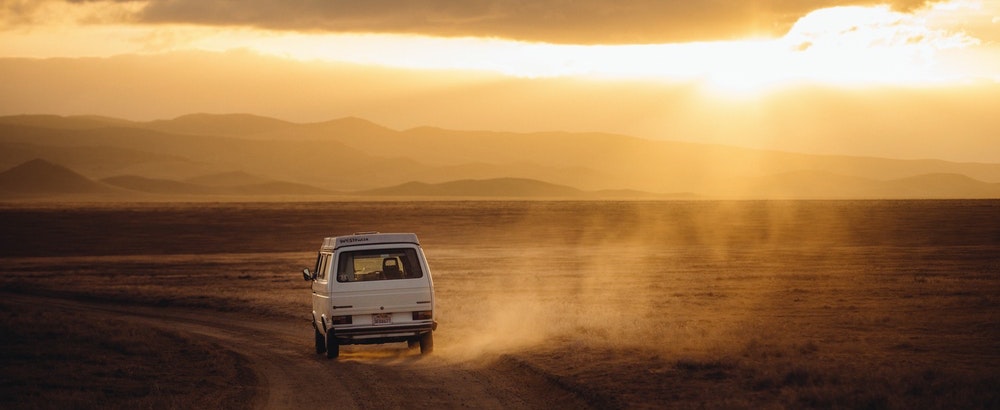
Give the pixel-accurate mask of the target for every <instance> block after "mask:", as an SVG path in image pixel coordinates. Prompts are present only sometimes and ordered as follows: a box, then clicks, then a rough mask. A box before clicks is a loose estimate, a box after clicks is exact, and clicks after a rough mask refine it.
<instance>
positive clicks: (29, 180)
mask: <svg viewBox="0 0 1000 410" xmlns="http://www.w3.org/2000/svg"><path fill="white" fill-rule="evenodd" d="M0 171H2V172H0V198H22V197H37V196H44V197H53V196H59V195H75V196H81V195H83V196H87V195H91V196H93V195H98V196H105V197H115V198H117V197H124V198H130V197H142V196H145V197H157V198H173V197H177V198H191V197H201V196H226V197H233V198H249V197H260V196H265V197H276V196H280V197H301V196H308V197H314V198H315V197H345V196H350V197H362V198H371V197H400V198H407V197H422V198H434V197H443V198H454V197H474V198H570V199H622V198H634V199H668V198H1000V164H982V163H956V162H948V161H941V160H930V159H928V160H897V159H885V158H870V157H850V156H829V155H807V154H795V153H786V152H776V151H763V150H753V149H745V148H737V147H728V146H719V145H708V144H693V143H681V142H671V141H659V140H647V139H641V138H635V137H630V136H624V135H615V134H604V133H564V132H540V133H507V132H488V131H454V130H444V129H438V128H431V127H421V128H415V129H410V130H404V131H396V130H392V129H389V128H386V127H382V126H380V125H377V124H374V123H371V122H369V121H366V120H363V119H358V118H343V119H338V120H333V121H327V122H320V123H308V124H298V123H291V122H287V121H282V120H278V119H273V118H266V117H259V116H253V115H247V114H228V115H212V114H193V115H187V116H182V117H178V118H176V119H173V120H159V121H150V122H135V121H128V120H122V119H116V118H107V117H98V116H73V117H60V116H51V115H21V116H7V117H0Z"/></svg>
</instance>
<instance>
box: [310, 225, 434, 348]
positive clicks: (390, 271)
mask: <svg viewBox="0 0 1000 410" xmlns="http://www.w3.org/2000/svg"><path fill="white" fill-rule="evenodd" d="M302 273H303V276H304V277H305V280H307V281H310V282H312V324H313V328H314V329H315V331H316V353H317V354H322V353H326V356H327V357H329V358H336V357H337V356H339V355H340V346H341V345H353V344H381V343H396V342H406V343H407V345H408V346H409V347H410V348H416V347H417V346H420V353H421V354H428V353H430V352H431V351H432V350H433V349H434V330H435V329H436V328H437V322H436V321H435V320H434V283H433V281H432V280H431V270H430V268H428V267H427V260H426V259H425V258H424V252H423V250H422V249H421V248H420V242H419V241H418V240H417V235H416V234H413V233H377V232H362V233H355V234H353V235H346V236H337V237H331V238H326V239H324V240H323V245H322V246H321V247H320V250H319V255H318V256H317V257H316V266H315V268H314V269H313V271H311V272H310V271H309V269H308V268H307V269H304V270H303V272H302Z"/></svg>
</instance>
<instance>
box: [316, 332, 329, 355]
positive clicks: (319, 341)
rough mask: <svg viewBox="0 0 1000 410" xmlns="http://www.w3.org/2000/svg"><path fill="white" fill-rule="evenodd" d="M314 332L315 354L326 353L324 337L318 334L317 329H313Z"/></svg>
mask: <svg viewBox="0 0 1000 410" xmlns="http://www.w3.org/2000/svg"><path fill="white" fill-rule="evenodd" d="M313 332H316V354H323V353H326V337H323V334H322V333H320V332H319V329H313Z"/></svg>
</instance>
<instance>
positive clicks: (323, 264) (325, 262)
mask: <svg viewBox="0 0 1000 410" xmlns="http://www.w3.org/2000/svg"><path fill="white" fill-rule="evenodd" d="M328 270H330V254H329V253H324V254H320V262H319V269H317V270H316V279H318V280H326V271H328Z"/></svg>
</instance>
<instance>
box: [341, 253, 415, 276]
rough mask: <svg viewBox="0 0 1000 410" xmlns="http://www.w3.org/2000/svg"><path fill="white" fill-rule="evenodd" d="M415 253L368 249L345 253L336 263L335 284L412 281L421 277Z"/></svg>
mask: <svg viewBox="0 0 1000 410" xmlns="http://www.w3.org/2000/svg"><path fill="white" fill-rule="evenodd" d="M423 276H424V273H423V271H421V270H420V261H419V260H418V259H417V251H416V250H414V249H412V248H404V249H370V250H360V251H346V252H342V253H341V254H340V260H339V261H338V263H337V282H364V281H372V280H394V279H413V278H419V277H423Z"/></svg>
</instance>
